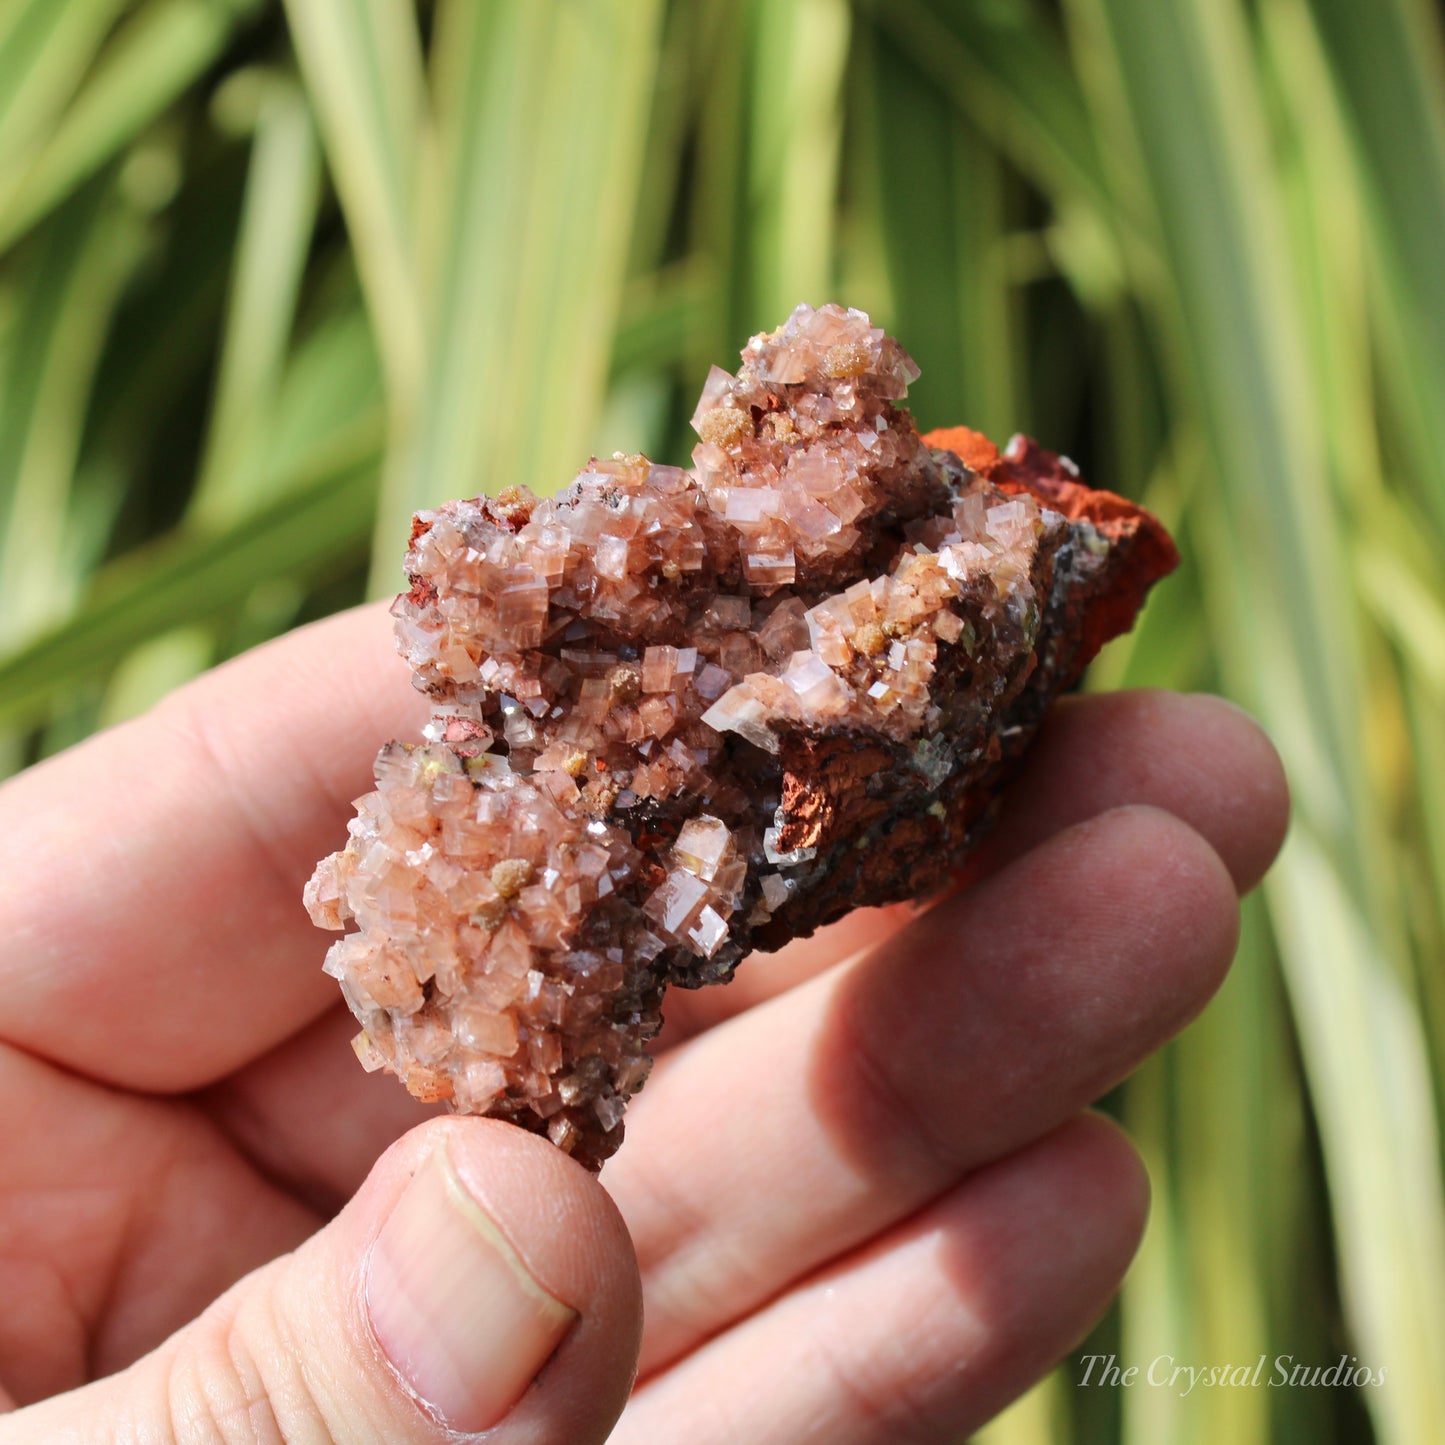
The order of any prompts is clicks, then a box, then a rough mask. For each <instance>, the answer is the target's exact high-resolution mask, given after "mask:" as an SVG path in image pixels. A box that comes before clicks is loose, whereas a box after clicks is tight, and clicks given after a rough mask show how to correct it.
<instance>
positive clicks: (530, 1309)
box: [0, 1118, 642, 1445]
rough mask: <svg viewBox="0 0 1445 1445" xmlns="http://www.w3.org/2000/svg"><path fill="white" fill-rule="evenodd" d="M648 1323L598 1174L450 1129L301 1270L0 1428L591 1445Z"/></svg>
mask: <svg viewBox="0 0 1445 1445" xmlns="http://www.w3.org/2000/svg"><path fill="white" fill-rule="evenodd" d="M641 1318H642V1306H641V1291H640V1287H639V1283H638V1276H637V1263H636V1260H635V1258H634V1255H633V1252H632V1242H631V1240H630V1239H629V1238H628V1235H627V1230H626V1228H625V1226H624V1225H623V1223H622V1219H621V1216H620V1215H619V1214H618V1213H617V1210H616V1208H615V1206H614V1205H613V1204H612V1201H611V1200H610V1199H609V1198H608V1196H607V1194H606V1193H605V1191H604V1190H603V1189H602V1187H601V1186H600V1185H599V1184H598V1183H597V1181H596V1180H595V1179H594V1178H593V1177H592V1176H591V1175H589V1174H588V1173H587V1172H586V1171H585V1170H584V1169H582V1168H581V1167H580V1166H579V1165H577V1164H575V1163H573V1161H572V1160H570V1159H568V1158H566V1157H565V1156H564V1155H562V1154H561V1153H559V1152H558V1151H557V1150H556V1149H554V1148H553V1147H552V1146H551V1145H550V1144H548V1143H546V1142H545V1141H544V1140H541V1139H539V1138H536V1137H534V1136H533V1135H530V1134H525V1133H523V1132H522V1131H521V1130H520V1129H516V1128H513V1127H512V1126H510V1125H506V1124H498V1123H495V1122H492V1121H487V1120H480V1119H456V1118H451V1119H437V1120H434V1121H432V1122H430V1123H427V1124H424V1125H422V1126H421V1127H420V1128H418V1129H414V1130H413V1131H412V1132H411V1133H410V1134H408V1135H406V1136H405V1137H404V1138H403V1139H401V1140H400V1141H399V1142H397V1143H396V1144H394V1145H393V1146H392V1147H391V1148H390V1149H389V1150H388V1151H387V1152H386V1153H385V1154H384V1155H383V1156H382V1158H381V1159H380V1160H379V1161H378V1162H377V1164H376V1166H375V1168H373V1170H372V1172H371V1175H370V1177H369V1178H368V1179H367V1180H366V1183H365V1184H364V1185H362V1187H361V1189H360V1191H359V1192H358V1193H357V1195H356V1197H355V1198H354V1199H352V1200H351V1202H350V1203H349V1204H348V1205H347V1206H346V1208H345V1209H343V1210H342V1212H341V1213H340V1214H339V1215H338V1216H337V1217H336V1218H335V1219H334V1220H332V1221H331V1223H330V1224H328V1225H327V1226H326V1228H324V1229H323V1230H321V1231H320V1232H319V1233H318V1234H315V1235H313V1236H312V1237H311V1238H310V1239H309V1240H307V1241H306V1243H305V1244H303V1245H302V1246H301V1247H300V1248H299V1249H297V1250H296V1251H295V1252H294V1253H292V1254H289V1255H285V1256H283V1257H282V1258H280V1259H277V1260H273V1261H272V1262H271V1263H270V1264H268V1265H266V1266H265V1267H263V1268H262V1269H259V1270H256V1271H255V1272H254V1273H252V1274H250V1275H247V1276H246V1278H244V1279H242V1280H241V1281H239V1282H238V1283H237V1284H236V1285H234V1286H233V1287H232V1288H231V1289H230V1290H228V1291H227V1292H226V1293H225V1294H224V1295H222V1296H221V1298H220V1299H218V1300H217V1301H216V1302H215V1303H214V1304H213V1305H211V1307H210V1308H209V1309H207V1310H206V1311H205V1313H204V1314H202V1315H201V1316H200V1318H199V1319H197V1320H195V1321H194V1322H193V1323H192V1324H190V1325H188V1326H186V1328H184V1329H183V1330H181V1331H179V1332H178V1333H177V1334H175V1335H173V1336H172V1337H171V1338H170V1339H169V1340H167V1341H166V1342H165V1343H164V1344H163V1345H161V1346H160V1347H159V1348H158V1349H157V1350H155V1351H153V1352H152V1353H151V1354H150V1355H147V1356H146V1357H145V1358H144V1359H141V1360H138V1361H137V1362H136V1363H135V1364H134V1365H132V1366H130V1368H129V1369H126V1370H124V1371H122V1372H121V1373H120V1374H117V1375H114V1376H111V1377H110V1378H108V1379H105V1380H100V1381H97V1382H96V1383H95V1384H92V1385H87V1386H85V1387H84V1388H83V1389H80V1390H76V1391H73V1392H71V1393H70V1394H67V1395H60V1396H56V1397H55V1398H53V1399H51V1400H47V1401H44V1402H43V1403H41V1404H38V1405H33V1406H31V1407H29V1408H28V1409H25V1410H20V1411H18V1412H16V1413H15V1414H12V1415H9V1416H7V1417H4V1420H3V1423H0V1441H4V1442H6V1445H11V1442H13V1445H32V1442H34V1445H39V1442H41V1441H44V1442H46V1445H50V1442H52V1441H59V1440H71V1439H79V1440H85V1441H91V1440H97V1441H116V1442H119V1441H133V1440H142V1439H144V1440H163V1441H175V1442H177V1445H189V1442H191V1441H197V1442H199V1441H206V1442H211V1441H224V1442H227V1445H230V1442H252V1441H262V1440H266V1441H272V1440H277V1439H284V1440H297V1441H307V1442H313V1441H328V1440H330V1441H338V1442H344V1445H354V1442H355V1445H360V1442H370V1441H378V1442H380V1441H385V1442H388V1445H395V1442H408V1445H409V1442H414V1441H415V1442H422V1445H429V1442H432V1441H437V1442H441V1441H455V1440H456V1438H457V1434H458V1433H459V1432H460V1433H462V1434H466V1433H470V1432H477V1431H484V1430H487V1431H491V1432H492V1433H490V1434H488V1436H487V1439H488V1441H489V1442H495V1445H523V1442H527V1445H544V1442H545V1445H553V1442H557V1445H563V1442H565V1445H586V1442H590V1441H601V1440H605V1439H606V1437H607V1435H608V1433H609V1432H610V1430H611V1428H612V1426H613V1424H614V1423H615V1422H616V1419H617V1417H618V1415H619V1414H620V1413H621V1411H622V1407H623V1405H624V1403H625V1402H626V1399H627V1394H628V1391H629V1389H630V1387H631V1384H632V1378H633V1372H634V1370H635V1368H636V1363H637V1350H638V1341H639V1336H640V1331H641ZM493 1427H496V1428H495V1429H493Z"/></svg>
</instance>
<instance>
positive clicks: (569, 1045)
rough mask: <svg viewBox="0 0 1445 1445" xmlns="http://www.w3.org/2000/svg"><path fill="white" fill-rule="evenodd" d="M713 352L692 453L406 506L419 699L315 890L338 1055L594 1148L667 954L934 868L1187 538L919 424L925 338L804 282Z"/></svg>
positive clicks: (773, 942)
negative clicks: (343, 1049)
mask: <svg viewBox="0 0 1445 1445" xmlns="http://www.w3.org/2000/svg"><path fill="white" fill-rule="evenodd" d="M742 361H743V364H742V368H741V369H740V370H739V372H738V373H737V374H736V375H735V376H734V375H729V374H728V373H727V372H724V371H721V370H719V369H716V368H714V370H713V372H712V374H711V375H710V376H709V378H708V381H707V384H706V386H705V388H704V390H703V394H702V400H701V402H700V403H699V406H698V409H697V412H696V414H695V416H694V418H693V425H694V427H695V428H696V430H697V433H698V435H699V437H700V438H701V441H700V443H699V444H698V446H697V447H696V449H695V450H694V452H693V463H694V469H693V470H692V471H684V470H683V469H681V468H679V467H669V466H658V465H656V464H654V463H652V462H649V461H648V460H647V459H646V458H644V457H640V456H630V457H629V456H621V455H619V456H616V457H614V458H612V459H611V460H610V461H596V460H594V461H592V462H591V463H590V464H589V465H588V466H587V467H586V468H585V469H584V470H583V471H582V472H581V473H580V475H579V476H578V477H577V478H576V480H575V481H574V482H573V483H572V484H571V486H570V487H568V488H567V490H566V491H565V492H563V493H562V494H561V495H559V496H557V497H556V498H551V499H547V500H539V499H538V498H537V497H535V496H533V495H532V494H531V493H530V492H527V491H525V490H523V489H520V488H511V489H508V490H506V491H504V492H502V493H501V495H499V496H497V497H494V498H488V497H477V498H475V499H473V500H471V501H460V502H452V503H449V504H448V505H446V506H444V507H441V508H438V509H437V510H436V511H431V512H422V513H420V514H419V515H418V516H417V518H416V521H415V524H414V528H413V532H412V538H411V547H410V550H409V551H408V553H407V558H406V567H407V574H408V578H409V581H410V584H411V587H410V591H408V592H407V593H405V594H404V595H402V596H401V597H399V598H398V599H397V601H396V605H395V607H394V608H393V614H394V616H395V618H396V631H397V639H398V645H399V648H400V650H401V652H402V655H403V656H404V657H405V658H406V660H407V662H408V663H409V664H410V666H411V668H412V670H413V673H414V674H415V682H416V684H417V686H418V687H419V688H421V689H422V690H423V691H424V692H425V693H426V694H427V695H428V697H429V698H430V701H431V709H432V717H431V723H430V725H429V726H428V728H427V729H426V734H425V741H424V742H420V743H415V744H413V743H405V742H393V743H388V744H387V745H386V746H385V747H384V748H383V749H382V750H381V754H380V756H379V757H378V758H377V762H376V790H375V791H374V792H371V793H368V794H367V795H366V796H365V797H363V798H361V799H359V800H358V802H357V805H356V806H357V817H356V818H355V819H354V820H353V822H352V823H351V825H350V840H349V842H348V844H347V846H346V847H345V848H344V849H343V850H342V851H341V852H338V853H335V854H333V855H332V856H331V857H329V858H327V859H325V860H324V861H323V862H322V863H321V864H320V865H319V866H318V868H317V870H316V873H315V875H314V877H313V878H312V880H311V882H310V884H309V885H308V888H307V895H306V901H307V906H308V908H309V909H310V911H311V915H312V918H313V919H314V920H315V921H316V922H317V923H318V924H319V925H321V926H322V927H325V928H332V929H340V928H344V927H346V925H347V924H349V923H353V922H354V923H355V924H356V925H357V931H355V932H352V933H350V934H348V935H347V936H346V937H344V938H342V939H341V940H340V941H339V942H338V943H336V944H335V945H334V946H333V947H332V949H331V951H330V953H329V954H328V956H327V962H326V968H327V971H328V972H330V973H332V974H334V975H335V976H336V978H337V979H338V980H339V981H340V983H341V987H342V991H343V993H344V994H345V997H346V1000H347V1002H348V1004H349V1005H350V1006H351V1008H352V1010H353V1011H354V1012H355V1014H356V1015H357V1017H358V1018H359V1019H360V1021H361V1023H362V1026H363V1030H362V1032H361V1033H360V1034H359V1035H358V1036H357V1039H356V1045H355V1046H356V1050H357V1053H358V1054H359V1055H360V1057H361V1060H362V1062H363V1064H365V1065H366V1067H367V1068H371V1069H375V1068H386V1069H389V1070H391V1071H392V1072H394V1073H396V1074H397V1075H399V1076H400V1077H401V1079H402V1080H403V1082H404V1083H405V1084H406V1086H407V1088H408V1089H410V1090H411V1092H412V1093H413V1094H415V1095H416V1096H417V1097H418V1098H421V1099H428V1100H443V1099H444V1100H447V1101H449V1102H450V1104H451V1106H452V1107H453V1108H455V1109H458V1110H462V1111H466V1112H469V1113H485V1114H492V1115H496V1116H499V1117H503V1118H507V1119H512V1120H514V1121H515V1122H517V1123H519V1124H522V1125H524V1126H525V1127H527V1128H529V1129H533V1130H536V1131H538V1132H544V1133H545V1134H546V1135H547V1136H548V1137H549V1138H550V1139H551V1140H552V1141H553V1142H554V1143H556V1144H557V1145H559V1146H560V1147H561V1148H563V1149H565V1150H567V1151H569V1152H570V1153H572V1154H573V1155H574V1156H575V1157H577V1158H578V1159H579V1160H581V1161H582V1162H583V1163H584V1164H586V1165H588V1166H589V1167H591V1168H597V1167H599V1166H600V1164H601V1162H602V1161H603V1160H604V1159H605V1158H606V1157H607V1156H608V1155H609V1154H610V1153H612V1151H613V1150H614V1149H615V1148H616V1147H617V1145H618V1144H619V1142H620V1141H621V1138H622V1113H623V1107H624V1104H625V1101H626V1099H627V1098H628V1096H629V1095H630V1094H632V1093H634V1092H635V1091H636V1090H637V1089H638V1088H639V1087H640V1086H641V1084H642V1082H643V1080H644V1079H645V1078H646V1076H647V1070H648V1056H647V1053H646V1045H647V1041H648V1039H649V1038H651V1037H652V1036H653V1034H655V1033H656V1031H657V1029H658V1027H659V1023H660V1007H661V1003H662V997H663V992H664V990H665V989H666V987H667V986H668V985H669V984H678V985H682V986H684V987H689V988H691V987H696V986H698V985H701V984H707V983H720V982H723V981H725V980H726V979H728V978H729V977H730V976H731V974H732V971H733V969H734V967H735V965H736V964H737V962H738V960H739V959H740V958H741V957H742V956H743V955H744V954H745V953H747V952H748V951H749V950H750V949H753V948H764V949H767V948H776V947H778V946H780V945H781V944H782V943H784V942H786V941H787V940H788V939H790V938H794V937H797V936H798V935H800V934H806V933H808V932H810V931H811V930H813V929H814V928H816V927H818V926H819V925H820V924H823V923H826V922H828V921H830V920H832V919H834V918H837V917H839V916H840V915H842V914H843V913H845V912H847V911H848V910H849V909H851V908H854V907H858V906H861V905H865V904H879V903H884V902H888V901H891V900H895V899H899V898H904V897H910V896H915V895H918V894H921V893H924V892H927V891H928V890H930V889H934V888H936V887H938V886H939V885H940V884H941V883H943V882H944V881H945V880H946V879H947V876H948V873H949V870H950V869H951V868H953V867H954V866H955V865H956V864H957V863H958V862H959V860H960V859H961V858H962V857H963V856H964V854H965V853H966V852H967V851H968V849H969V848H970V846H971V845H972V844H973V842H974V841H975V840H976V838H977V837H978V835H979V834H980V832H981V831H982V829H983V828H984V826H985V825H986V823H987V820H988V815H989V813H990V810H991V808H992V806H993V802H994V799H995V797H996V795H997V793H998V790H999V788H1000V787H1001V785H1002V784H1003V782H1004V781H1005V780H1006V778H1007V776H1008V774H1009V772H1010V770H1011V768H1012V767H1013V765H1014V764H1015V763H1016V761H1017V760H1018V758H1019V757H1020V756H1021V754H1022V753H1023V751H1024V749H1025V748H1026V747H1027V745H1028V743H1029V740H1030V739H1031V737H1032V736H1033V734H1034V732H1035V730H1036V728H1037V725H1038V723H1039V720H1040V718H1041V716H1042V714H1043V712H1044V709H1045V708H1046V707H1047V705H1048V703H1049V701H1050V699H1051V698H1052V697H1053V696H1054V695H1055V694H1057V693H1058V692H1059V691H1060V690H1061V689H1063V688H1066V687H1068V686H1070V685H1071V684H1072V683H1073V682H1074V681H1075V680H1076V679H1077V678H1078V676H1079V673H1080V672H1081V670H1082V669H1083V667H1084V665H1085V664H1086V663H1087V662H1088V660H1089V658H1090V657H1091V656H1092V655H1093V654H1094V652H1096V651H1097V649H1098V648H1099V647H1100V646H1101V645H1102V643H1103V642H1104V641H1106V640H1107V639H1108V638H1109V637H1111V636H1113V635H1114V634H1116V633H1118V632H1121V631H1124V630H1126V629H1127V628H1128V627H1129V626H1130V625H1131V624H1132V621H1133V618H1134V615H1135V613H1136V611H1137V609H1138V607H1139V606H1140V604H1141V603H1142V600H1143V596H1144V593H1145V592H1146V591H1147V589H1148V587H1149V586H1150V585H1151V584H1152V583H1153V582H1154V581H1155V580H1156V579H1157V578H1158V577H1161V576H1162V575H1164V574H1165V573H1166V572H1168V571H1169V570H1170V568H1171V567H1173V565H1174V564H1175V562H1176V560H1177V557H1176V554H1175V552H1174V548H1173V544H1172V543H1171V542H1170V540H1169V538H1168V536H1167V534H1166V533H1165V532H1164V530H1163V528H1162V527H1161V526H1160V525H1159V524H1158V522H1156V521H1155V520H1154V519H1153V518H1152V517H1151V516H1149V515H1148V514H1147V513H1146V512H1143V511H1141V510H1140V509H1138V508H1136V507H1134V506H1133V505H1132V504H1130V503H1128V502H1126V501H1123V500H1122V499H1121V498H1118V497H1114V496H1111V495H1110V494H1109V493H1107V492H1096V491H1093V490H1091V489H1089V488H1088V487H1085V486H1084V485H1083V484H1082V483H1081V482H1080V481H1079V480H1078V477H1077V473H1076V471H1075V469H1074V468H1073V466H1072V464H1071V463H1069V462H1068V461H1066V460H1064V459H1062V458H1060V457H1056V456H1053V455H1052V454H1050V453H1048V452H1045V451H1043V450H1042V449H1041V448H1039V447H1038V446H1036V445H1035V444H1034V443H1033V442H1030V441H1027V440H1025V439H1023V438H1015V439H1014V441H1013V442H1012V444H1011V445H1010V446H1009V448H1008V450H1007V451H1006V452H1004V453H1003V454H1002V455H1000V454H999V453H998V452H997V451H996V450H995V449H994V448H993V446H992V445H991V444H990V443H989V442H988V441H987V440H986V439H984V438H983V437H981V436H980V435H978V434H977V433H976V432H971V431H968V430H966V429H963V428H958V429H955V430H952V431H948V432H937V433H932V434H930V435H929V436H924V437H920V435H919V434H918V431H917V430H916V428H915V427H914V424H913V420H912V418H911V417H910V416H909V414H908V412H907V411H905V410H903V409H902V408H901V407H900V406H899V405H898V403H899V402H901V401H902V400H903V398H904V396H905V394H906V392H907V388H908V384H909V382H911V381H912V380H913V379H914V378H915V377H916V376H917V375H918V371H917V368H916V367H915V366H914V364H913V362H912V361H911V360H910V359H909V357H908V356H907V354H906V353H905V352H904V351H903V350H902V349H901V348H900V347H899V345H898V344H897V342H895V341H894V340H893V339H892V338H890V337H888V336H885V335H884V334H883V332H882V331H881V330H880V329H879V328H877V327H874V326H872V325H871V324H870V323H869V319H868V317H867V316H866V315H864V314H863V313H862V312H859V311H852V310H844V309H843V308H841V307H838V306H831V305H830V306H824V307H821V308H819V309H818V310H813V309H812V308H810V307H807V306H800V307H799V308H798V309H797V310H796V311H795V312H794V313H793V315H792V316H791V317H790V318H789V320H788V321H787V323H786V324H785V325H784V326H783V327H781V328H780V329H779V330H778V331H775V332H772V333H770V334H766V335H760V336H755V337H754V338H753V339H752V341H750V342H749V344H748V346H747V348H746V350H745V351H744V352H743V358H742Z"/></svg>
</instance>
